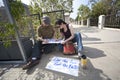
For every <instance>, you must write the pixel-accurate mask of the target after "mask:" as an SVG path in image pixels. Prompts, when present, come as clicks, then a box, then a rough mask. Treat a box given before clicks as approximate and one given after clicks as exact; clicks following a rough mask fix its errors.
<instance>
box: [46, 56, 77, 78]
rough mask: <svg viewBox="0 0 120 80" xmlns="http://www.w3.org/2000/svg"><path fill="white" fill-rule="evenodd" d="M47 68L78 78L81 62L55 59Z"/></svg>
mask: <svg viewBox="0 0 120 80" xmlns="http://www.w3.org/2000/svg"><path fill="white" fill-rule="evenodd" d="M46 68H47V69H50V70H54V71H58V72H62V73H66V74H70V75H73V76H78V71H79V60H76V59H70V58H63V57H53V58H52V60H51V61H50V62H49V63H48V64H47V66H46Z"/></svg>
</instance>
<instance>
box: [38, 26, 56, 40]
mask: <svg viewBox="0 0 120 80" xmlns="http://www.w3.org/2000/svg"><path fill="white" fill-rule="evenodd" d="M53 35H54V29H53V26H52V25H49V26H40V27H39V28H38V36H39V37H42V38H43V39H49V38H53Z"/></svg>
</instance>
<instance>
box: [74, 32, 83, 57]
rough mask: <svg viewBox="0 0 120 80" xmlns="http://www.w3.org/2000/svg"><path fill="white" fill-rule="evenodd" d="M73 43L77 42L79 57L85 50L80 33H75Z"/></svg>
mask: <svg viewBox="0 0 120 80" xmlns="http://www.w3.org/2000/svg"><path fill="white" fill-rule="evenodd" d="M73 42H77V50H78V55H81V54H79V53H80V52H81V51H82V50H83V44H82V37H81V34H80V33H75V37H74V39H73Z"/></svg>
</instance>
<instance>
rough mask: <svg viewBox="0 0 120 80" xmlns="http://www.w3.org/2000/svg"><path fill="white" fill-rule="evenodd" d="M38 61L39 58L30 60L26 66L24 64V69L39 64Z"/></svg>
mask: <svg viewBox="0 0 120 80" xmlns="http://www.w3.org/2000/svg"><path fill="white" fill-rule="evenodd" d="M38 63H39V60H32V61H29V62H28V63H27V64H26V65H25V66H23V70H26V69H30V68H31V67H33V66H35V65H37V64H38Z"/></svg>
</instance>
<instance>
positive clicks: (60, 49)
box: [58, 44, 63, 52]
mask: <svg viewBox="0 0 120 80" xmlns="http://www.w3.org/2000/svg"><path fill="white" fill-rule="evenodd" d="M58 49H59V51H60V52H63V44H58Z"/></svg>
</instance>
